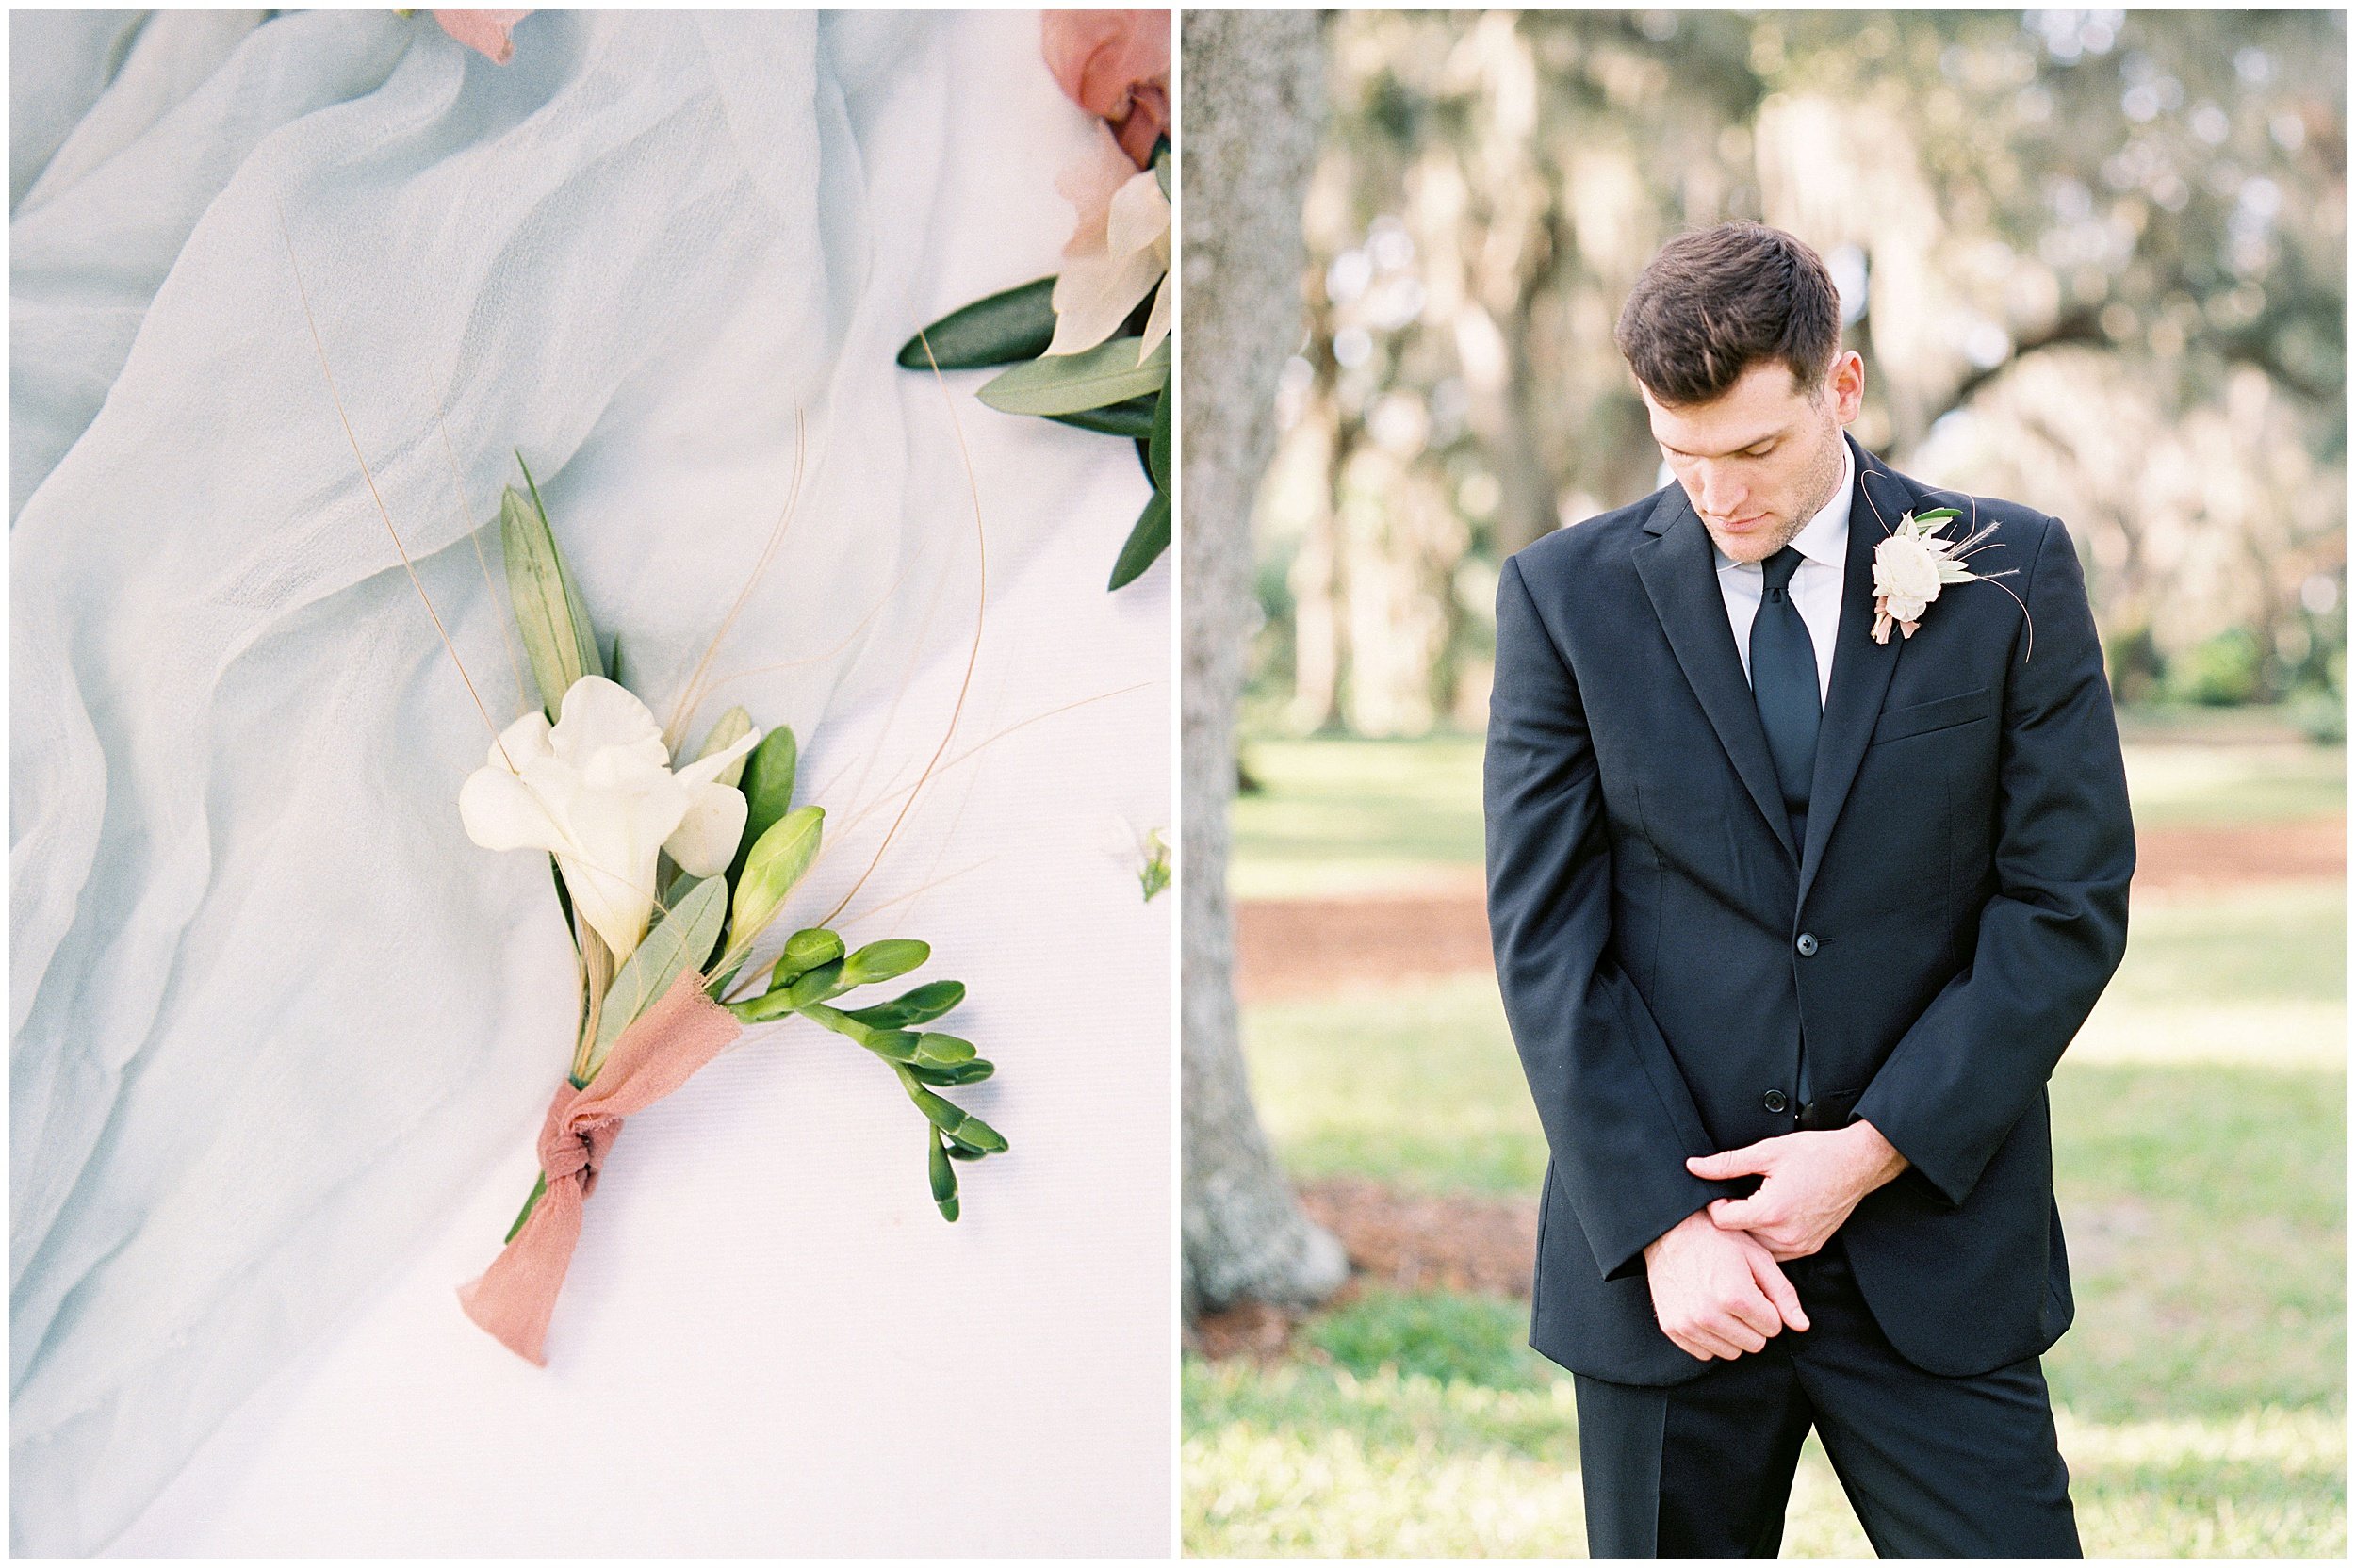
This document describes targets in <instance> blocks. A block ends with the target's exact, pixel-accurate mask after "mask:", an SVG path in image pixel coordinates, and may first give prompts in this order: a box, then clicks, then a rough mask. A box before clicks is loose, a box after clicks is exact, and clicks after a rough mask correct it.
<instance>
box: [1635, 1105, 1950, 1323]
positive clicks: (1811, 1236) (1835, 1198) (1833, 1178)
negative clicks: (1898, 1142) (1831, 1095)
mask: <svg viewBox="0 0 2356 1568" xmlns="http://www.w3.org/2000/svg"><path fill="white" fill-rule="evenodd" d="M1685 1167H1686V1168H1687V1169H1688V1170H1690V1171H1692V1172H1693V1174H1694V1175H1696V1176H1701V1177H1707V1178H1710V1179H1713V1180H1723V1179H1725V1178H1728V1177H1734V1176H1759V1177H1760V1178H1762V1180H1761V1182H1760V1184H1759V1190H1758V1191H1757V1192H1755V1193H1753V1194H1751V1195H1750V1196H1749V1197H1747V1198H1720V1199H1716V1200H1714V1201H1712V1202H1711V1203H1710V1206H1709V1207H1708V1208H1706V1209H1701V1210H1697V1211H1695V1212H1694V1213H1693V1214H1691V1215H1688V1216H1687V1217H1685V1218H1684V1219H1683V1220H1682V1221H1680V1222H1679V1223H1678V1224H1677V1226H1675V1227H1674V1228H1673V1229H1671V1230H1670V1231H1668V1232H1667V1233H1664V1234H1662V1235H1661V1236H1660V1237H1658V1238H1657V1239H1655V1240H1654V1241H1653V1243H1652V1244H1651V1245H1650V1246H1648V1247H1646V1248H1645V1249H1644V1268H1645V1274H1646V1277H1647V1279H1648V1280H1649V1281H1650V1282H1651V1286H1652V1300H1653V1314H1654V1315H1655V1316H1656V1317H1657V1318H1658V1319H1659V1320H1660V1323H1661V1331H1662V1332H1663V1333H1666V1334H1667V1335H1668V1336H1669V1339H1670V1341H1671V1342H1672V1343H1674V1344H1675V1345H1676V1346H1677V1348H1679V1349H1681V1350H1683V1351H1685V1352H1686V1353H1687V1354H1688V1355H1691V1356H1693V1357H1696V1358H1698V1359H1699V1360H1702V1361H1710V1360H1713V1359H1721V1358H1723V1359H1725V1360H1727V1361H1732V1360H1733V1359H1734V1358H1735V1357H1736V1356H1739V1355H1743V1354H1746V1353H1748V1352H1750V1351H1754V1350H1759V1349H1763V1348H1765V1347H1766V1344H1767V1341H1768V1340H1769V1339H1770V1338H1772V1337H1773V1336H1775V1334H1778V1333H1780V1332H1782V1331H1783V1330H1784V1329H1785V1328H1787V1327H1788V1328H1792V1329H1796V1330H1800V1331H1806V1330H1807V1328H1808V1315H1807V1314H1806V1313H1805V1312H1804V1311H1803V1310H1802V1309H1801V1307H1800V1299H1799V1294H1798V1292H1796V1291H1794V1290H1793V1289H1792V1283H1791V1282H1790V1281H1789V1280H1787V1279H1785V1278H1784V1275H1783V1270H1782V1269H1780V1268H1778V1267H1777V1266H1776V1265H1777V1264H1778V1263H1781V1262H1783V1261H1785V1260H1787V1259H1791V1258H1801V1257H1807V1256H1808V1255H1809V1254H1810V1253H1812V1252H1815V1251H1817V1250H1820V1249H1821V1248H1823V1246H1824V1243H1825V1242H1826V1241H1828V1240H1830V1239H1831V1237H1832V1233H1834V1232H1835V1231H1837V1230H1839V1229H1840V1228H1841V1224H1842V1222H1843V1221H1845V1220H1846V1219H1847V1218H1848V1217H1849V1215H1850V1212H1851V1211H1852V1210H1854V1209H1855V1208H1856V1207H1857V1203H1858V1202H1859V1201H1861V1200H1862V1199H1863V1198H1864V1197H1865V1195H1866V1194H1867V1193H1869V1192H1871V1191H1873V1189H1874V1188H1875V1187H1878V1186H1880V1185H1881V1184H1884V1183H1885V1182H1888V1181H1890V1180H1891V1179H1893V1178H1894V1177H1896V1176H1897V1175H1898V1173H1899V1172H1900V1171H1903V1170H1904V1169H1906V1157H1905V1156H1904V1155H1902V1154H1900V1153H1899V1152H1897V1150H1895V1149H1894V1148H1892V1147H1891V1146H1890V1140H1889V1139H1887V1138H1885V1137H1883V1136H1882V1135H1881V1134H1880V1133H1879V1132H1878V1131H1876V1130H1875V1129H1874V1127H1873V1125H1872V1124H1871V1123H1870V1122H1863V1121H1857V1122H1852V1123H1851V1124H1850V1125H1848V1126H1847V1127H1843V1128H1841V1129H1840V1130H1839V1131H1837V1132H1822V1133H1787V1134H1784V1135H1782V1136H1780V1137H1772V1138H1765V1139H1762V1140H1760V1141H1759V1142H1758V1143H1754V1144H1750V1145H1748V1146H1746V1147H1744V1148H1742V1149H1730V1150H1727V1151H1726V1152H1724V1153H1722V1154H1710V1155H1706V1156H1700V1157H1696V1158H1694V1159H1690V1160H1687V1161H1686V1162H1685Z"/></svg>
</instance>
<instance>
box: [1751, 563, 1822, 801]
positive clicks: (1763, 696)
mask: <svg viewBox="0 0 2356 1568" xmlns="http://www.w3.org/2000/svg"><path fill="white" fill-rule="evenodd" d="M1800 561H1801V556H1800V552H1799V551H1798V550H1795V549H1793V548H1792V547H1791V546H1789V545H1786V546H1785V547H1783V548H1781V549H1779V550H1777V551H1776V552H1775V554H1773V555H1771V556H1769V557H1768V558H1767V559H1766V560H1765V561H1764V562H1762V563H1760V564H1761V566H1762V567H1763V568H1764V569H1765V571H1766V575H1767V581H1766V588H1765V591H1764V592H1762V593H1761V594H1760V595H1759V613H1758V614H1757V615H1754V616H1753V617H1751V697H1752V699H1753V700H1754V701H1756V702H1757V703H1758V704H1759V723H1760V724H1761V725H1763V726H1765V727H1766V729H1767V750H1768V753H1769V755H1771V756H1773V757H1774V758H1775V781H1776V782H1777V783H1779V784H1781V785H1782V786H1783V809H1784V812H1785V814H1786V815H1787V816H1788V817H1789V818H1790V819H1791V823H1792V842H1793V843H1795V844H1796V843H1799V842H1801V841H1803V840H1804V839H1805V837H1806V835H1807V830H1808V781H1809V780H1810V779H1811V778H1813V777H1814V776H1815V774H1816V725H1817V721H1818V719H1820V718H1821V717H1822V716H1823V714H1824V699H1823V697H1822V696H1820V695H1819V694H1818V693H1817V689H1816V645H1814V644H1813V643H1811V642H1809V641H1808V623H1807V622H1806V621H1804V620H1802V619H1800V607H1799V606H1798V605H1796V604H1793V603H1792V573H1793V572H1794V571H1796V570H1798V569H1799V564H1800Z"/></svg>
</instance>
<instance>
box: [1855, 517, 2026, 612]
mask: <svg viewBox="0 0 2356 1568" xmlns="http://www.w3.org/2000/svg"><path fill="white" fill-rule="evenodd" d="M1962 515H1963V514H1962V513H1960V512H1958V511H1956V510H1955V508H1954V507H1952V506H1947V507H1939V508H1936V509H1934V510H1932V511H1929V512H1923V513H1919V514H1918V513H1913V512H1906V513H1902V514H1900V515H1899V517H1898V526H1897V527H1896V528H1894V529H1892V530H1891V531H1890V535H1889V537H1888V538H1885V539H1884V540H1883V541H1882V542H1881V543H1880V544H1878V545H1875V546H1874V547H1873V641H1874V642H1876V643H1888V642H1889V641H1890V627H1891V626H1893V625H1894V626H1896V627H1897V628H1898V629H1899V630H1900V631H1902V632H1904V633H1905V634H1906V636H1908V637H1911V636H1913V635H1914V633H1915V630H1916V629H1917V628H1919V627H1920V626H1921V625H1922V613H1923V612H1924V611H1925V610H1927V609H1929V608H1930V606H1931V604H1932V603H1933V602H1934V601H1935V600H1937V599H1938V597H1939V590H1940V589H1942V588H1944V587H1946V586H1947V584H1949V583H1951V582H1987V581H1990V580H1993V579H1996V578H2000V577H2010V576H2012V575H2013V571H2012V570H2011V569H2007V570H2005V571H2001V572H1975V571H1973V570H1972V568H1971V567H1969V566H1967V565H1965V564H1964V563H1965V562H1966V561H1967V560H1969V559H1970V558H1971V557H1972V555H1974V554H1976V553H1978V552H1979V551H1980V550H1982V549H1985V548H1986V547H1988V535H1989V534H1991V533H1993V532H1995V531H1996V525H1995V524H1994V523H1990V524H1988V526H1987V527H1986V528H1983V529H1980V530H1979V531H1976V532H1974V533H1972V535H1971V536H1969V537H1968V538H1963V539H1949V538H1945V537H1942V533H1943V531H1944V530H1945V529H1946V527H1947V525H1948V524H1949V523H1951V522H1953V521H1954V520H1955V519H1956V518H1957V517H1960V516H1962ZM2006 591H2007V592H2010V590H2006ZM2016 597H2018V596H2017V595H2016ZM2024 608H2025V607H2024Z"/></svg>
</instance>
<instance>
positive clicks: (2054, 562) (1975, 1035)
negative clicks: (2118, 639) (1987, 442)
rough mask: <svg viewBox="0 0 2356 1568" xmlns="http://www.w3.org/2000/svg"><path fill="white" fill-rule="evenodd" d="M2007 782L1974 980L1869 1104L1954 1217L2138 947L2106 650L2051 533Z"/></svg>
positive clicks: (1969, 974)
mask: <svg viewBox="0 0 2356 1568" xmlns="http://www.w3.org/2000/svg"><path fill="white" fill-rule="evenodd" d="M2021 596H2022V597H2023V599H2024V600H2025V601H2026V603H2027V606H2028V611H2029V619H2028V622H2027V626H2026V628H2025V629H2024V635H2025V636H2026V637H2027V638H2029V639H2030V640H2029V641H2028V643H2027V644H2026V645H2025V648H2024V651H2025V652H2026V654H2027V657H2026V658H2025V659H2023V660H2020V661H2016V662H2014V664H2013V665H2012V674H2011V678H2010V679H2009V680H2008V681H2007V682H2006V685H2005V691H2004V711H2003V722H2004V735H2003V741H2002V744H2003V752H2002V755H2001V758H2000V762H1999V770H1998V775H1997V800H1996V812H1997V831H1996V856H1995V866H1996V893H1995V896H1994V897H1992V898H1990V899H1989V900H1988V904H1987V905H1986V907H1984V908H1983V909H1982V910H1981V912H1980V921H1979V932H1978V936H1977V939H1976V941H1975V943H1974V946H1973V949H1972V962H1971V964H1970V966H1969V967H1968V968H1966V969H1965V970H1963V971H1962V972H1960V973H1959V974H1957V975H1956V976H1955V978H1954V979H1953V980H1951V981H1949V982H1948V984H1947V986H1946V988H1944V989H1943V990H1941V991H1940V992H1939V995H1938V996H1937V997H1935V998H1933V999H1932V1002H1931V1005H1930V1006H1928V1007H1927V1008H1925V1009H1924V1010H1923V1012H1922V1017H1921V1018H1919V1019H1917V1020H1916V1021H1915V1023H1914V1026H1913V1027H1912V1028H1911V1029H1909V1030H1907V1031H1906V1034H1905V1036H1904V1037H1901V1038H1900V1039H1899V1041H1898V1043H1897V1045H1896V1046H1895V1047H1893V1048H1892V1049H1891V1051H1890V1055H1889V1057H1888V1058H1887V1059H1886V1060H1885V1061H1884V1062H1883V1063H1882V1066H1881V1068H1880V1070H1878V1071H1877V1072H1875V1073H1874V1075H1873V1082H1872V1083H1870V1084H1868V1085H1867V1086H1866V1088H1865V1091H1864V1093H1863V1094H1862V1095H1861V1096H1860V1097H1859V1098H1858V1101H1857V1107H1856V1110H1855V1112H1854V1118H1855V1119H1859V1120H1865V1121H1870V1122H1872V1123H1873V1126H1874V1127H1875V1128H1876V1129H1877V1130H1879V1132H1880V1133H1881V1135H1883V1136H1884V1137H1886V1138H1888V1139H1889V1140H1890V1143H1891V1144H1892V1145H1893V1146H1895V1147H1896V1149H1897V1151H1898V1152H1900V1153H1901V1154H1904V1155H1905V1156H1906V1159H1907V1160H1908V1161H1909V1162H1910V1163H1911V1164H1912V1165H1913V1167H1914V1169H1915V1170H1916V1171H1919V1172H1920V1173H1921V1176H1922V1180H1923V1181H1925V1182H1927V1183H1928V1184H1929V1185H1930V1187H1931V1188H1932V1189H1933V1190H1934V1191H1936V1192H1937V1194H1938V1195H1939V1198H1940V1199H1942V1200H1943V1201H1946V1202H1948V1203H1951V1204H1957V1203H1961V1202H1962V1201H1964V1200H1965V1199H1966V1198H1968V1197H1970V1196H1971V1194H1972V1186H1973V1184H1976V1183H1977V1182H1978V1181H1979V1178H1980V1172H1981V1171H1982V1170H1983V1169H1984V1168H1986V1167H1987V1165H1988V1160H1989V1159H1990V1158H1991V1157H1992V1156H1993V1155H1994V1154H1995V1152H1996V1150H1997V1147H1998V1145H2000V1144H2002V1143H2003V1142H2004V1137H2005V1135H2007V1134H2008V1133H2010V1132H2011V1131H2012V1127H2013V1124H2014V1123H2015V1122H2017V1121H2018V1120H2019V1119H2021V1114H2022V1113H2023V1112H2024V1111H2026V1110H2027V1109H2028V1107H2029V1104H2030V1103H2031V1101H2032V1100H2033V1099H2034V1098H2035V1096H2036V1095H2037V1092H2038V1091H2039V1090H2040V1089H2041V1088H2042V1087H2043V1086H2044V1085H2045V1082H2046V1080H2047V1079H2048V1078H2050V1077H2052V1076H2053V1067H2054V1064H2055V1063H2056V1062H2058V1061H2059V1060H2060V1059H2061V1054H2062V1052H2063V1050H2064V1049H2065V1048H2066V1047H2068V1045H2069V1044H2070V1039H2071V1037H2073V1036H2075V1035H2076V1034H2077V1032H2078V1028H2079V1026H2080V1025H2081V1024H2083V1023H2085V1021H2086V1015H2087V1014H2088V1013H2089V1012H2091V1011H2093V1009H2094V1004H2095V1000H2096V999H2097V998H2098V997H2100V996H2101V995H2102V988H2103V987H2104V986H2105V985H2107V984H2108V983H2109V982H2110V977H2111V974H2112V972H2114V971H2116V970H2117V969H2118V968H2119V956H2120V955H2121V954H2123V953H2124V952H2125V951H2126V946H2127V883H2128V879H2129V877H2130V876H2132V875H2133V874H2134V872H2135V825H2134V822H2133V820H2132V819H2131V817H2130V816H2129V814H2128V808H2127V779H2126V772H2125V768H2124V766H2123V764H2122V763H2121V761H2120V759H2119V727H2118V722H2117V720H2116V719H2115V718H2114V717H2113V715H2112V712H2111V695H2110V688H2109V686H2108V685H2107V684H2106V683H2105V682H2104V680H2103V678H2102V643H2101V640H2100V639H2099V637H2098V636H2097V634H2096V632H2095V628H2094V616H2093V613H2092V612H2091V611H2090V610H2089V609H2088V608H2087V605H2086V583H2085V580H2084V579H2083V578H2082V577H2081V576H2080V573H2079V570H2078V555H2077V551H2076V550H2075V549H2074V548H2073V547H2071V545H2070V535H2069V533H2068V532H2067V531H2065V530H2064V529H2063V527H2062V525H2061V524H2060V523H2059V522H2056V521H2052V520H2050V519H2049V520H2048V522H2047V524H2046V527H2045V531H2044V534H2043V536H2042V537H2041V538H2040V539H2039V541H2038V545H2037V556H2036V558H2035V560H2034V561H2033V562H2032V564H2031V565H2030V569H2029V573H2028V580H2027V582H2026V584H2025V585H2024V587H2023V588H2022V591H2021Z"/></svg>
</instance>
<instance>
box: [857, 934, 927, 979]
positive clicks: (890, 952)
mask: <svg viewBox="0 0 2356 1568" xmlns="http://www.w3.org/2000/svg"><path fill="white" fill-rule="evenodd" d="M931 956H933V950H932V944H931V943H929V942H919V941H908V940H906V939H893V940H890V941H880V942H869V943H868V944H867V945H866V946H865V947H862V948H860V949H859V950H858V951H857V952H855V953H853V954H852V955H851V956H849V957H848V958H845V959H844V960H843V984H844V985H846V986H867V985H873V984H874V983H875V981H878V980H890V979H892V978H893V977H895V976H897V975H902V974H906V973H907V972H908V971H910V970H912V969H914V968H915V967H916V966H917V965H919V964H921V963H923V962H924V960H925V959H927V958H929V957H931Z"/></svg>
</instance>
